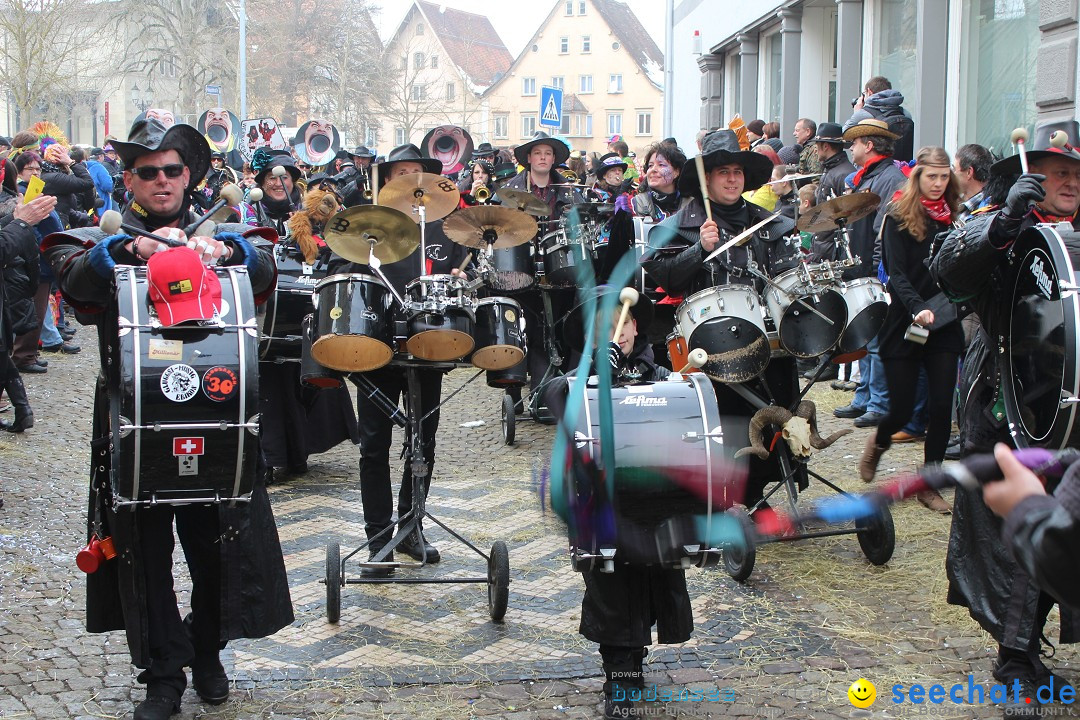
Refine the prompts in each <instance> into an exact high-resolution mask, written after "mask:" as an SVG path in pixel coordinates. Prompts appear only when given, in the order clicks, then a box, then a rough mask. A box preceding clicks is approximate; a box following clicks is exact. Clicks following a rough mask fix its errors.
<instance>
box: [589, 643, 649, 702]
mask: <svg viewBox="0 0 1080 720" xmlns="http://www.w3.org/2000/svg"><path fill="white" fill-rule="evenodd" d="M600 656H601V657H602V658H603V660H604V679H605V682H604V718H605V720H614V719H615V718H629V717H633V716H634V698H637V699H640V698H641V687H642V674H641V663H642V659H643V658H644V657H645V648H629V647H616V646H611V645H602V646H601V647H600Z"/></svg>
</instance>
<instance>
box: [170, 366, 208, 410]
mask: <svg viewBox="0 0 1080 720" xmlns="http://www.w3.org/2000/svg"><path fill="white" fill-rule="evenodd" d="M161 392H162V394H163V395H164V396H165V397H167V398H169V399H170V400H172V401H173V402H178V403H179V402H187V401H188V400H190V399H191V398H193V397H195V394H196V393H198V392H199V373H198V372H196V371H195V368H193V367H191V366H190V365H184V364H183V363H177V364H176V365H170V366H169V367H167V368H165V371H164V372H162V373H161Z"/></svg>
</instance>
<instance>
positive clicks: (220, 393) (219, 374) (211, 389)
mask: <svg viewBox="0 0 1080 720" xmlns="http://www.w3.org/2000/svg"><path fill="white" fill-rule="evenodd" d="M202 386H203V393H204V394H205V395H206V397H208V398H210V399H211V400H213V401H214V402H225V401H226V400H228V399H229V398H231V397H232V396H233V395H235V394H236V392H237V390H239V388H240V384H239V383H238V382H237V379H236V372H235V371H234V370H233V369H232V368H227V367H223V366H221V365H218V366H217V367H212V368H210V369H209V370H207V371H206V372H205V373H203V379H202Z"/></svg>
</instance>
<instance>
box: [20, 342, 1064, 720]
mask: <svg viewBox="0 0 1080 720" xmlns="http://www.w3.org/2000/svg"><path fill="white" fill-rule="evenodd" d="M92 333H93V331H92V329H89V328H85V329H82V330H81V331H80V334H79V340H80V342H81V344H82V345H83V347H84V348H86V349H87V350H86V351H84V352H83V353H82V354H80V355H76V356H50V361H51V364H50V371H49V373H48V374H46V375H43V376H31V377H29V378H27V383H28V386H29V389H30V394H31V398H32V401H33V404H34V408H35V413H36V418H37V426H36V427H35V428H34V429H33V430H31V431H29V432H28V433H26V434H25V435H22V436H8V435H7V434H3V435H4V437H2V438H0V483H2V485H0V488H2V491H3V494H4V499H5V503H6V504H5V507H4V509H2V510H0V688H2V692H0V717H4V718H8V717H13V718H14V717H34V718H68V717H80V718H116V717H130V713H131V708H132V704H133V703H134V702H138V700H139V699H141V691H140V688H139V686H138V685H137V684H136V683H135V681H134V675H135V673H134V671H133V668H132V666H131V665H130V662H129V657H128V654H127V649H126V645H125V642H124V638H123V636H122V635H121V634H119V633H114V634H109V635H90V634H87V633H86V632H85V631H84V630H83V629H82V616H83V612H82V609H83V602H84V591H83V582H82V578H81V573H80V572H79V571H78V569H77V568H76V567H75V563H74V555H75V551H76V550H77V549H78V548H79V547H80V546H81V545H82V542H83V539H82V533H83V522H84V519H83V512H84V504H85V470H86V462H87V455H88V446H87V440H88V437H89V431H90V427H89V425H90V423H89V417H90V404H91V394H90V388H91V387H92V381H93V377H94V373H95V371H96V365H97V358H96V354H95V353H94V352H92V348H93V347H94V346H95V343H94V342H93V338H92V337H91V336H92ZM472 374H473V373H471V372H468V371H463V370H462V371H455V372H454V373H452V374H451V375H450V376H449V377H448V379H447V381H446V383H445V385H444V387H445V389H446V390H447V392H449V391H450V390H452V389H454V388H456V387H457V386H458V385H459V384H461V383H463V382H465V381H466V380H467V379H468V378H469V377H471V376H472ZM812 397H813V398H814V399H815V400H816V401H817V402H818V404H819V407H820V408H821V413H820V415H821V416H822V422H823V425H824V428H823V434H825V432H826V431H827V432H831V431H833V430H835V429H838V428H840V427H844V425H843V423H842V421H838V420H835V419H833V418H832V417H831V413H828V412H826V411H827V410H828V409H831V408H832V407H833V406H835V405H837V404H840V403H843V402H846V401H847V399H848V398H849V397H850V395H845V394H842V393H837V392H831V391H827V390H819V389H815V390H814V393H813V395H812ZM499 400H500V396H499V393H498V391H496V390H493V389H491V388H488V387H486V386H485V385H484V384H483V381H482V378H481V379H480V380H479V381H477V382H475V383H473V384H472V385H471V386H470V390H469V391H466V392H464V393H462V394H461V395H459V396H457V397H455V398H454V399H452V400H450V401H449V403H448V405H447V407H446V408H445V410H444V413H443V420H442V430H441V432H440V435H439V449H438V452H437V460H436V467H435V478H434V481H433V483H432V493H431V498H430V500H429V509H430V510H431V511H432V513H433V514H434V515H435V516H436V517H438V518H439V519H440V520H442V521H443V522H445V523H446V524H447V525H449V526H450V527H451V528H453V529H454V530H455V531H457V532H459V533H461V534H462V535H464V536H465V537H466V538H467V539H469V540H470V541H471V542H473V543H474V544H475V545H477V546H478V547H479V548H481V549H482V550H484V551H485V552H486V551H487V550H489V549H490V547H491V544H492V543H493V542H494V541H496V540H503V541H505V542H506V543H507V544H508V546H509V548H510V568H511V585H510V604H509V610H508V611H507V614H506V618H505V623H502V624H495V623H492V622H491V621H490V619H489V618H488V613H487V598H486V591H485V590H486V589H485V586H484V585H483V584H427V585H403V584H398V585H348V586H346V587H345V588H343V590H342V612H341V620H340V622H339V623H338V624H336V625H332V624H329V623H328V622H327V621H326V600H325V586H324V585H323V584H321V583H320V582H319V580H320V579H321V578H323V577H324V572H325V570H324V568H325V546H326V544H327V543H328V542H333V541H337V542H340V543H341V545H342V549H343V553H347V552H349V551H350V550H351V549H353V548H355V547H357V546H358V545H359V543H360V542H361V537H362V535H363V519H362V508H361V505H360V498H359V488H358V483H357V472H356V460H357V451H356V449H355V448H354V447H351V446H346V445H341V446H338V447H337V448H335V449H334V450H332V451H331V452H328V453H325V454H323V455H320V456H316V457H313V458H312V459H311V462H310V465H311V469H310V471H309V473H308V474H307V475H305V476H304V477H302V478H295V479H290V480H288V481H286V482H282V483H279V484H276V485H274V486H273V487H272V488H271V497H272V501H273V504H274V510H275V514H276V518H277V522H278V527H279V532H280V535H281V541H282V546H283V549H284V552H285V556H286V564H287V567H288V572H289V578H290V585H291V588H292V598H293V603H294V606H295V610H296V616H297V619H296V622H295V623H294V624H293V625H292V626H291V627H289V628H286V629H284V630H282V631H281V632H279V633H278V634H277V635H275V636H274V637H271V638H266V639H262V640H258V641H241V642H236V643H232V644H231V645H230V647H229V648H228V650H226V652H225V653H224V655H223V659H224V661H225V664H226V667H227V669H228V671H229V673H230V677H232V678H233V679H234V680H235V686H234V691H233V694H232V697H231V699H230V701H229V702H228V703H226V704H225V705H222V706H219V707H216V708H212V707H210V706H206V705H203V704H201V703H199V702H198V699H197V698H196V697H195V695H194V693H192V692H188V693H187V694H186V695H185V697H184V700H185V702H184V705H183V708H182V713H183V714H182V716H178V717H183V718H194V717H205V718H269V717H275V718H471V717H490V718H508V719H516V718H530V719H546V718H591V717H599V715H600V712H599V688H600V684H601V679H600V670H599V661H598V656H597V655H596V652H595V647H594V646H593V645H592V644H591V643H587V642H585V641H583V640H582V639H581V638H580V636H578V635H577V633H576V627H577V621H578V616H579V606H580V599H581V592H582V584H581V580H580V578H579V577H578V575H577V574H576V573H574V572H573V571H572V570H571V568H570V566H569V562H568V560H567V556H566V541H565V536H564V535H563V534H562V533H561V532H560V526H559V523H558V521H557V520H556V519H555V518H554V517H552V516H551V515H550V513H548V514H544V513H543V511H542V508H541V504H540V501H539V493H538V490H537V485H538V483H537V481H536V479H535V478H536V477H537V474H538V472H539V469H540V468H541V467H542V466H543V464H544V463H545V462H546V461H547V458H548V454H549V452H550V440H551V437H552V428H551V427H548V426H544V425H540V424H537V423H534V422H531V421H523V422H519V424H518V429H517V441H516V442H515V444H514V445H513V446H509V447H508V446H506V445H504V444H503V442H502V433H501V428H500V422H499V407H500V406H499ZM476 421H482V422H483V424H482V425H479V426H476V425H475V423H476ZM865 432H866V431H856V432H855V433H853V434H852V435H850V436H848V437H846V438H844V439H842V440H841V441H840V442H838V443H837V444H836V445H835V446H833V447H832V448H829V449H828V450H826V451H824V452H822V453H820V455H818V456H817V457H815V460H814V463H813V464H812V466H811V467H812V468H814V469H815V470H816V471H818V472H820V473H822V474H823V475H825V476H827V477H830V478H831V479H833V480H835V481H837V482H839V484H841V485H842V486H843V487H845V488H847V489H849V490H858V489H859V488H860V487H861V485H862V484H861V483H860V482H858V480H857V478H856V477H855V474H854V463H855V459H856V456H857V453H858V450H859V449H860V448H861V446H862V444H863V442H864V440H865ZM920 456H921V446H920V445H918V444H913V445H907V446H898V447H897V448H896V449H895V451H892V452H890V453H889V455H887V456H886V459H885V461H884V463H883V464H884V466H885V469H886V470H887V471H896V470H901V469H906V468H911V467H913V466H914V465H915V464H917V462H918V460H919V457H920ZM395 468H400V462H395ZM397 472H398V470H395V473H397ZM819 492H821V486H820V484H812V487H811V490H810V494H811V495H813V494H816V493H819ZM895 518H896V527H897V550H896V554H895V556H894V558H893V560H892V561H891V562H890V563H889V564H888V565H887V566H885V567H883V568H876V567H873V566H870V565H869V564H868V563H867V562H866V560H865V558H864V557H863V555H862V553H861V552H860V550H859V548H858V544H857V542H856V540H855V538H854V537H852V536H850V535H848V536H840V537H836V538H828V539H819V540H810V541H802V542H796V543H782V544H774V545H767V546H763V547H760V548H759V549H758V563H757V566H756V568H755V570H754V573H753V574H752V575H751V577H750V579H749V580H748V582H747V583H746V584H738V583H736V582H734V581H732V580H731V579H730V578H729V577H728V576H727V575H726V574H725V573H724V572H723V571H722V570H717V569H708V570H698V569H696V568H695V569H692V570H690V571H689V572H688V581H689V585H690V588H691V597H692V599H693V606H694V616H695V621H696V625H695V631H694V637H693V639H692V640H691V641H690V642H688V643H686V644H685V645H682V646H667V647H665V646H656V647H654V648H653V651H652V653H651V654H650V656H649V659H648V660H649V662H648V666H647V667H648V672H649V678H648V679H649V683H650V685H652V684H655V686H656V687H658V688H660V689H661V690H663V689H668V690H672V691H674V692H675V693H678V692H680V691H683V690H685V691H686V692H687V694H688V695H690V697H694V696H693V695H692V694H693V693H697V695H696V697H698V698H707V699H705V700H701V699H698V700H694V699H690V700H686V701H681V702H680V701H671V702H666V703H662V702H655V703H647V704H644V705H643V706H642V707H641V715H640V716H643V717H721V716H723V717H748V718H750V717H752V718H759V717H794V718H841V717H843V718H847V717H880V718H886V717H909V716H916V715H918V714H920V710H921V711H922V713H921V714H927V713H926V712H925V711H926V710H931V711H936V712H933V713H931V715H932V716H934V717H956V718H969V717H976V718H983V717H987V718H989V717H1000V716H1001V710H1000V709H999V708H994V707H992V706H978V705H959V706H958V705H953V704H949V703H946V704H942V705H933V706H928V705H921V706H915V705H911V704H906V705H895V704H893V703H892V702H891V701H890V688H891V687H892V686H893V685H894V684H896V683H902V684H904V685H910V684H912V683H914V682H921V683H923V684H924V685H925V686H927V687H928V686H929V685H931V684H934V683H940V684H943V685H945V686H949V685H952V684H953V683H965V682H966V681H967V677H968V674H969V673H971V674H972V675H973V681H974V682H975V683H984V684H985V683H990V682H992V679H991V676H990V667H991V658H992V652H993V651H992V648H991V643H990V641H989V639H988V638H987V636H986V635H985V634H984V633H982V632H981V631H980V630H979V628H978V627H977V626H976V625H975V624H974V623H973V622H972V621H970V620H969V619H968V618H967V616H966V614H965V613H964V612H963V611H962V610H960V609H958V608H950V607H948V606H946V605H945V604H944V600H943V598H944V588H945V578H944V568H943V560H944V553H945V543H946V541H947V534H948V519H947V518H941V517H939V516H936V515H933V514H931V513H929V511H926V510H925V509H923V508H921V507H919V506H917V505H911V504H909V505H902V506H898V507H897V508H896V509H895ZM428 527H429V531H428V535H429V538H430V539H431V540H432V541H433V542H435V543H436V544H437V545H438V546H439V548H440V550H441V551H442V553H443V561H442V562H441V563H440V564H439V565H438V566H435V567H429V568H425V569H423V570H421V571H404V570H402V571H399V573H401V574H402V575H406V574H412V575H416V574H418V573H419V574H422V575H425V576H445V577H459V578H460V577H466V576H477V575H483V574H484V571H485V565H484V562H483V560H482V559H481V558H480V557H479V556H478V555H476V554H475V553H473V552H472V551H471V550H470V549H468V548H467V547H466V546H464V545H462V544H459V543H456V542H454V541H452V540H451V538H449V536H448V535H447V534H446V533H445V532H443V531H442V530H440V529H437V528H435V529H431V523H428ZM349 567H352V569H351V570H350V569H349ZM349 572H353V573H355V572H356V568H355V566H352V564H351V563H350V564H349V565H347V570H346V573H347V575H348V573H349ZM178 576H179V577H180V578H181V579H180V580H179V582H178V590H179V596H180V600H181V603H186V601H187V592H186V588H187V586H188V585H187V580H186V577H185V576H184V571H183V562H182V560H179V558H178ZM1053 662H1054V663H1055V664H1056V667H1057V668H1058V669H1059V671H1060V672H1062V673H1063V674H1064V675H1065V676H1066V677H1070V678H1071V677H1073V675H1074V674H1075V673H1074V670H1073V668H1075V667H1076V662H1077V660H1076V654H1075V651H1074V650H1073V649H1072V648H1070V647H1059V648H1058V653H1057V657H1056V658H1055V659H1054V661H1053ZM860 676H865V677H866V678H867V679H869V680H870V681H872V682H874V683H876V685H877V688H878V698H879V699H878V701H877V702H876V703H875V705H874V706H873V708H872V709H871V710H870V711H859V710H855V709H854V708H853V707H852V706H851V705H850V703H849V702H848V700H847V697H846V692H847V687H848V685H850V683H851V682H852V681H854V680H855V679H857V678H858V677H860ZM710 693H711V694H710ZM709 698H711V700H710V699H709ZM1051 709H1052V710H1054V711H1057V712H1058V713H1059V714H1062V715H1065V714H1066V713H1067V712H1069V711H1070V710H1071V709H1072V708H1070V707H1068V706H1053V707H1052V708H1051Z"/></svg>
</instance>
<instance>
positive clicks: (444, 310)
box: [405, 275, 476, 362]
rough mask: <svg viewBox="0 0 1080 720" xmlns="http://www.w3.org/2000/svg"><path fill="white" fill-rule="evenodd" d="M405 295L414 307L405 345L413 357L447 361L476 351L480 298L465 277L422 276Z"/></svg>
mask: <svg viewBox="0 0 1080 720" xmlns="http://www.w3.org/2000/svg"><path fill="white" fill-rule="evenodd" d="M405 293H406V296H407V301H409V304H410V305H411V308H410V309H409V313H408V314H409V319H408V323H409V339H408V340H407V341H406V343H405V346H406V347H407V348H408V350H409V352H410V353H411V354H412V355H413V356H415V357H418V358H421V359H422V360H433V361H438V362H445V361H450V360H457V359H458V358H462V357H465V356H466V355H468V354H469V353H471V352H472V350H473V346H474V345H475V341H474V340H473V326H474V323H475V321H474V316H475V308H476V296H475V295H474V294H473V292H472V291H471V290H469V289H468V281H467V280H466V279H465V278H464V277H460V276H454V275H422V276H420V277H418V278H416V279H415V280H412V281H411V282H409V283H408V284H407V285H406V286H405Z"/></svg>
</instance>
